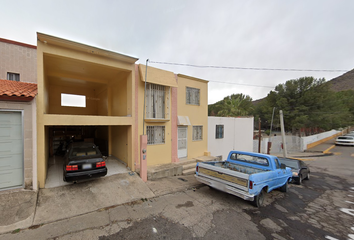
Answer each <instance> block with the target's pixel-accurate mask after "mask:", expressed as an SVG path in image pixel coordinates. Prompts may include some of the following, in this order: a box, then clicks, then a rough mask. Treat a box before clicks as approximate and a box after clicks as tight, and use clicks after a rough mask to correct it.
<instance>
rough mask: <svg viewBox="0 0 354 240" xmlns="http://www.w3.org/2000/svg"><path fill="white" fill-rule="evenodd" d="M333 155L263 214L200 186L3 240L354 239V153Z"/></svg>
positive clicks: (277, 195) (271, 199) (314, 163)
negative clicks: (308, 178)
mask: <svg viewBox="0 0 354 240" xmlns="http://www.w3.org/2000/svg"><path fill="white" fill-rule="evenodd" d="M331 152H332V153H334V155H332V156H326V157H315V158H311V159H308V160H307V161H306V162H307V163H308V164H309V165H310V168H311V178H310V180H308V181H306V180H305V181H303V185H301V186H299V185H293V184H292V185H291V186H290V190H289V192H288V193H286V194H284V193H282V192H280V191H278V190H275V191H273V192H271V193H269V194H268V195H267V199H266V206H265V207H263V208H260V209H258V208H255V207H253V206H252V205H251V204H250V202H247V201H244V200H241V199H239V198H237V197H234V196H232V195H229V194H226V193H223V192H219V191H217V190H214V189H210V188H209V187H206V186H201V187H200V188H196V189H194V188H193V189H188V190H184V191H180V192H175V193H172V194H164V193H163V192H161V194H160V195H159V197H155V198H150V199H140V200H138V201H135V202H132V203H129V204H124V205H119V206H115V207H111V208H103V209H100V210H98V211H94V212H91V213H89V214H83V215H80V216H77V217H73V218H69V219H66V220H61V221H57V222H52V223H48V224H44V225H37V226H33V227H32V228H31V229H26V230H21V231H18V232H16V231H15V232H13V233H8V234H4V235H0V240H2V239H58V240H64V239H65V240H66V239H101V240H105V239H354V235H353V234H354V230H353V228H354V176H353V172H354V155H353V154H354V148H352V147H335V148H333V149H332V150H331ZM186 179H188V178H186ZM190 181H191V180H190ZM181 182H182V181H181ZM151 184H154V183H150V186H152V185H151ZM148 186H149V184H148Z"/></svg>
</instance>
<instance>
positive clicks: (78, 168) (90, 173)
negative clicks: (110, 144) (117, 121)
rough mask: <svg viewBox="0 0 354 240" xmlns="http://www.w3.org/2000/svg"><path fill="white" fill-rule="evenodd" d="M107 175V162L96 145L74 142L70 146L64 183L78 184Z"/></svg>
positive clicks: (65, 164)
mask: <svg viewBox="0 0 354 240" xmlns="http://www.w3.org/2000/svg"><path fill="white" fill-rule="evenodd" d="M106 174H107V167H106V162H105V160H104V158H103V156H102V154H101V152H100V150H99V149H98V147H97V146H96V145H95V144H94V143H87V142H74V143H71V144H70V145H69V147H68V148H67V150H66V154H65V156H64V166H63V180H64V181H66V182H76V181H79V180H85V179H90V178H97V177H102V176H105V175H106Z"/></svg>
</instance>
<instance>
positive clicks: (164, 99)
mask: <svg viewBox="0 0 354 240" xmlns="http://www.w3.org/2000/svg"><path fill="white" fill-rule="evenodd" d="M145 94H146V99H145V100H146V118H150V119H156V118H159V119H165V118H168V116H169V112H168V108H166V106H168V99H169V87H165V86H162V85H158V84H153V83H148V84H147V85H146V93H145Z"/></svg>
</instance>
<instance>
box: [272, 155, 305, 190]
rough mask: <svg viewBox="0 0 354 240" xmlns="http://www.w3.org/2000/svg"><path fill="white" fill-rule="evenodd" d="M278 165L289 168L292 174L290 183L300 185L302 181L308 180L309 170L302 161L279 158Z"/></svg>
mask: <svg viewBox="0 0 354 240" xmlns="http://www.w3.org/2000/svg"><path fill="white" fill-rule="evenodd" d="M279 161H280V163H283V164H285V166H287V167H289V168H291V171H292V173H293V177H292V181H291V182H295V183H297V184H299V185H301V183H302V180H304V179H305V180H310V168H309V166H307V165H306V163H304V161H301V160H298V159H292V158H281V157H280V158H279Z"/></svg>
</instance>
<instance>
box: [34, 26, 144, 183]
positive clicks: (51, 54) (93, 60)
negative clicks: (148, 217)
mask: <svg viewBox="0 0 354 240" xmlns="http://www.w3.org/2000/svg"><path fill="white" fill-rule="evenodd" d="M37 46H38V47H37V58H38V86H39V87H38V88H39V90H38V92H39V93H38V111H37V112H38V124H37V131H38V141H37V146H38V151H37V152H38V180H39V183H40V187H41V188H43V187H44V186H45V185H44V184H45V182H46V181H48V180H50V177H51V174H57V171H56V170H53V171H49V168H52V169H53V166H56V168H60V164H59V163H58V162H60V154H62V150H63V149H65V144H66V143H67V142H69V141H70V140H71V141H86V142H94V143H95V144H96V145H98V146H99V148H100V150H101V152H102V153H103V155H106V156H108V157H109V158H108V160H112V161H113V159H114V160H116V161H117V162H119V161H120V162H122V163H123V164H124V165H123V166H126V167H129V168H132V167H134V166H133V165H132V159H133V157H132V155H133V146H132V145H133V142H132V135H133V132H132V131H133V128H132V125H133V122H134V121H133V117H132V115H133V112H132V109H133V107H132V106H133V102H134V98H133V91H132V89H134V87H133V85H134V81H133V78H134V74H133V70H134V63H135V61H136V60H137V59H136V58H131V57H128V56H125V55H121V54H118V53H114V52H110V51H106V50H102V49H97V48H94V47H90V46H87V45H83V44H79V43H75V42H71V41H68V40H64V39H60V38H56V37H52V36H48V35H44V34H40V33H38V44H37ZM63 146H64V148H63ZM60 148H62V149H60ZM61 167H62V166H61ZM54 169H55V168H54ZM52 172H53V173H52ZM108 172H110V171H109V166H108ZM57 177H58V176H56V178H57ZM60 177H61V179H62V176H60Z"/></svg>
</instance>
